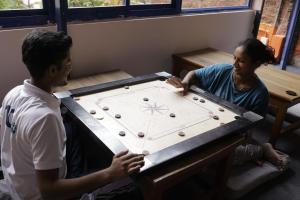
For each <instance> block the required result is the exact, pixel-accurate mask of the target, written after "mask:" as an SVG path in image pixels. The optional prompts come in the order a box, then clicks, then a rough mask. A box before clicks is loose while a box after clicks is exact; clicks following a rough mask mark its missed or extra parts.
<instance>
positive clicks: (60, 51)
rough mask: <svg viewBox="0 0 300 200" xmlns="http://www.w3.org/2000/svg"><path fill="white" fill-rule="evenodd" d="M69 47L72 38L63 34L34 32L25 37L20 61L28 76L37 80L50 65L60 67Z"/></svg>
mask: <svg viewBox="0 0 300 200" xmlns="http://www.w3.org/2000/svg"><path fill="white" fill-rule="evenodd" d="M71 46H72V38H71V37H70V36H68V35H66V34H64V33H63V32H51V31H46V30H34V31H32V32H30V33H28V34H27V35H26V36H25V39H24V41H23V45H22V59H23V62H24V64H25V65H26V67H27V68H28V70H29V73H30V75H31V76H32V77H33V78H34V79H36V80H39V79H41V78H42V77H43V75H44V73H45V71H46V70H47V69H48V67H49V66H50V65H52V64H55V65H57V66H60V65H61V63H62V61H63V60H64V59H65V58H67V56H68V53H69V51H70V48H71Z"/></svg>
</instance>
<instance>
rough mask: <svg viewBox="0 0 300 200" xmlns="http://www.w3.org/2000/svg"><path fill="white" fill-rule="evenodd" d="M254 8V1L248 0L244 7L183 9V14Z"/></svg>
mask: <svg viewBox="0 0 300 200" xmlns="http://www.w3.org/2000/svg"><path fill="white" fill-rule="evenodd" d="M251 7H252V0H247V3H246V5H244V6H226V7H207V8H182V5H181V12H182V13H186V14H188V13H208V12H223V11H235V10H247V9H250V8H251Z"/></svg>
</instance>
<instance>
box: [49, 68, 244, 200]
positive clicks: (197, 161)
mask: <svg viewBox="0 0 300 200" xmlns="http://www.w3.org/2000/svg"><path fill="white" fill-rule="evenodd" d="M130 77H131V76H130V75H129V74H127V73H126V72H123V71H114V72H108V73H104V74H98V75H93V76H89V77H83V78H79V79H74V80H70V81H69V84H68V85H66V86H63V87H58V88H56V89H55V91H57V92H59V91H65V90H71V89H76V88H80V87H85V86H91V85H95V84H99V83H104V82H110V81H115V80H120V79H127V78H130ZM243 142H245V137H244V135H239V134H238V135H234V136H230V137H226V138H224V139H223V140H219V141H216V142H215V143H214V144H213V145H208V146H207V147H205V148H203V149H200V150H197V151H195V152H193V153H191V154H188V156H183V157H181V158H180V159H175V160H174V161H172V162H171V163H168V165H165V166H163V167H157V168H154V169H152V170H149V171H147V172H146V173H145V174H143V175H142V176H137V177H135V180H136V181H137V182H138V183H139V185H140V188H141V190H142V193H143V196H144V199H146V200H153V199H155V200H161V199H163V196H164V193H165V191H166V190H168V189H169V188H171V187H173V186H175V185H176V184H178V183H180V182H182V181H185V180H186V179H188V178H189V177H191V176H194V175H196V174H198V173H200V172H201V169H203V168H204V167H207V166H209V165H211V164H212V163H219V164H218V167H217V169H216V170H217V176H216V178H215V187H214V188H213V191H212V192H211V193H210V195H209V197H212V198H211V199H223V195H224V191H225V186H226V181H227V178H228V175H229V172H230V169H231V163H232V158H233V153H234V150H235V148H236V147H237V146H239V145H240V144H242V143H243ZM199 198H200V197H199Z"/></svg>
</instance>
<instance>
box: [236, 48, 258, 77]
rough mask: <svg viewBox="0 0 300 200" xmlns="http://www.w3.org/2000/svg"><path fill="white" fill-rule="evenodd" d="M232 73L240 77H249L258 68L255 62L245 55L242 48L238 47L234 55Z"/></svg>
mask: <svg viewBox="0 0 300 200" xmlns="http://www.w3.org/2000/svg"><path fill="white" fill-rule="evenodd" d="M233 55H234V63H233V66H234V72H235V73H236V74H237V75H240V76H251V75H253V74H254V71H255V69H256V68H257V67H258V66H259V65H258V64H257V63H256V62H253V61H252V59H251V58H250V57H249V56H248V55H247V54H246V53H245V51H244V47H242V46H239V47H237V48H236V49H235V51H234V53H233Z"/></svg>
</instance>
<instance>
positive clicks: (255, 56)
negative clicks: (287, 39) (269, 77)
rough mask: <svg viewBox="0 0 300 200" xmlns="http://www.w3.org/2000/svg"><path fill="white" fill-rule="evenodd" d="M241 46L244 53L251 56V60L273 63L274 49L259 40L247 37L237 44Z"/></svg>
mask: <svg viewBox="0 0 300 200" xmlns="http://www.w3.org/2000/svg"><path fill="white" fill-rule="evenodd" d="M239 47H243V48H244V51H245V53H246V54H247V55H248V56H249V57H250V58H251V60H252V61H253V62H257V61H259V62H261V64H271V63H275V61H276V60H275V57H274V53H275V51H274V49H273V48H272V47H270V46H266V45H264V44H263V43H262V42H261V41H260V40H258V39H255V38H249V39H246V40H245V41H243V42H241V43H240V44H239Z"/></svg>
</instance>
